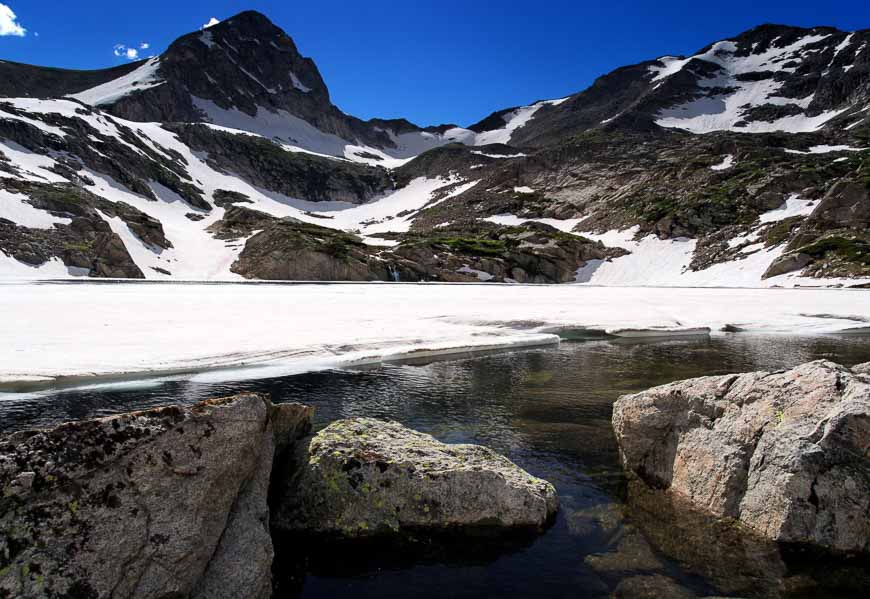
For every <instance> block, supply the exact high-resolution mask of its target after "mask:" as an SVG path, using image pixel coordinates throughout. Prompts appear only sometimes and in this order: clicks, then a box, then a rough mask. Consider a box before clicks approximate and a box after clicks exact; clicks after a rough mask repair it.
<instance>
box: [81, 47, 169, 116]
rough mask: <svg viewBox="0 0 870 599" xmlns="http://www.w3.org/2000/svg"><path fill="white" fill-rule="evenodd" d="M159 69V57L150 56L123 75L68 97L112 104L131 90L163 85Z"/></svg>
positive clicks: (96, 103) (131, 91)
mask: <svg viewBox="0 0 870 599" xmlns="http://www.w3.org/2000/svg"><path fill="white" fill-rule="evenodd" d="M159 70H160V58H156V57H155V58H150V59H148V60H147V61H145V63H144V64H143V65H142V66H140V67H139V68H137V69H135V70H134V71H133V72H131V73H128V74H126V75H124V76H123V77H119V78H118V79H115V80H113V81H109V82H108V83H104V84H102V85H98V86H97V87H93V88H91V89H88V90H85V91H83V92H79V93H77V94H70V95H69V96H68V97H70V98H75V99H76V100H79V101H80V102H84V103H85V104H88V105H90V106H102V105H105V104H113V103H114V102H117V101H118V100H120V99H121V98H123V97H124V96H128V95H130V94H132V93H133V92H137V91H143V90H146V89H151V88H153V87H157V86H158V85H163V83H165V82H164V81H163V80H162V79H160V78H159V77H158V74H157V72H158V71H159Z"/></svg>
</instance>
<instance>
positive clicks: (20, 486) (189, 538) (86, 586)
mask: <svg viewBox="0 0 870 599" xmlns="http://www.w3.org/2000/svg"><path fill="white" fill-rule="evenodd" d="M311 414H312V410H311V409H310V408H307V407H305V406H300V405H297V404H286V405H280V406H273V405H272V404H271V402H269V401H268V400H267V399H265V398H263V397H261V396H258V395H254V394H246V395H239V396H235V397H230V398H226V399H220V400H212V401H207V402H203V403H200V404H197V405H195V406H193V407H190V408H179V407H167V408H160V409H155V410H150V411H146V412H139V413H133V414H126V415H121V416H114V417H110V418H104V419H100V420H93V421H85V422H73V423H69V424H65V425H63V426H60V427H58V428H56V429H54V430H49V431H31V432H21V433H15V434H13V435H11V436H9V437H7V438H5V439H0V488H2V490H3V491H2V499H0V530H2V532H3V534H2V535H0V597H22V596H26V597H209V598H220V597H227V598H229V597H267V596H269V595H270V594H271V563H272V556H273V549H272V541H271V537H270V533H269V510H268V507H267V502H266V498H267V495H268V489H269V484H270V476H271V472H272V463H273V458H274V456H275V451H276V447H278V448H279V449H280V448H284V447H287V445H288V444H289V443H291V442H292V440H293V439H295V438H296V437H297V436H299V435H301V434H305V433H307V430H308V429H309V428H310V418H311Z"/></svg>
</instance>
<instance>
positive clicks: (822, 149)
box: [786, 144, 865, 154]
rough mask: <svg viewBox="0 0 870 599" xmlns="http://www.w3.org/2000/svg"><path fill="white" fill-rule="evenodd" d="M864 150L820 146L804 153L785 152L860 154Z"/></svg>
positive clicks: (791, 152) (789, 151)
mask: <svg viewBox="0 0 870 599" xmlns="http://www.w3.org/2000/svg"><path fill="white" fill-rule="evenodd" d="M864 149H865V148H853V147H852V146H829V145H826V144H824V145H821V146H812V147H811V148H810V149H809V150H807V151H806V152H804V151H803V150H789V149H786V152H788V153H789V154H828V153H830V152H860V151H861V150H864Z"/></svg>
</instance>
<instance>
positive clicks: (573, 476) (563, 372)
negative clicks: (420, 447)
mask: <svg viewBox="0 0 870 599" xmlns="http://www.w3.org/2000/svg"><path fill="white" fill-rule="evenodd" d="M820 358H825V359H832V360H835V361H839V362H841V363H844V364H847V365H851V364H855V363H858V362H865V361H870V339H868V338H864V337H839V338H838V337H783V336H768V337H758V336H744V335H739V334H737V335H729V336H726V337H717V338H714V339H690V340H676V341H664V342H653V341H647V342H640V343H638V342H634V343H629V342H613V341H608V340H596V341H588V342H583V343H564V344H563V345H562V346H561V347H559V348H553V349H541V350H526V351H516V352H510V353H501V354H493V355H487V356H483V357H476V358H472V359H468V358H464V359H450V360H444V361H438V362H433V363H428V364H423V365H419V364H418V365H411V364H388V365H382V366H378V367H373V368H367V369H364V370H355V371H341V372H337V371H330V372H319V373H310V374H305V375H298V376H292V377H284V378H279V379H270V380H261V381H244V382H239V383H235V384H232V383H231V384H206V383H195V382H190V381H182V380H175V381H163V382H158V383H156V384H154V385H152V386H148V387H145V388H136V389H131V388H123V387H122V388H105V387H104V388H94V389H88V390H75V391H66V392H62V393H57V394H52V395H46V396H35V397H30V398H21V397H11V398H6V399H5V400H3V401H0V429H2V430H14V429H20V428H25V427H33V426H48V425H51V424H54V423H57V422H59V421H63V420H68V419H71V418H87V417H93V416H99V415H104V414H108V413H113V412H119V411H128V410H132V409H141V408H145V407H150V406H155V405H161V404H166V403H178V402H186V403H193V402H195V401H199V400H201V399H204V398H206V397H214V396H220V395H226V394H232V393H238V392H240V391H257V392H263V393H269V394H271V395H272V398H273V400H274V401H276V402H280V401H300V402H304V403H307V404H309V405H313V406H315V407H316V408H317V416H316V424H317V426H324V425H325V424H326V423H328V422H330V421H332V420H335V419H338V418H346V417H352V416H371V417H376V418H385V419H392V420H397V421H399V422H402V423H404V424H406V425H408V426H411V427H413V428H416V429H418V430H422V431H425V432H429V433H431V434H433V435H435V436H436V437H437V438H439V439H441V440H443V441H447V442H473V443H481V444H485V445H489V446H490V447H492V448H494V449H495V450H497V451H499V452H502V453H504V454H506V455H508V456H509V457H510V458H511V459H513V460H514V461H516V462H517V463H519V464H520V465H521V466H522V467H524V468H526V469H527V470H529V471H530V472H532V473H533V474H535V475H537V476H541V477H543V478H546V479H547V480H550V481H551V482H553V484H555V485H556V487H557V489H558V491H559V495H560V498H561V501H562V505H563V510H562V511H561V512H560V515H559V517H558V518H557V520H556V522H555V524H554V525H553V527H552V528H551V529H550V530H549V531H548V532H547V533H546V534H545V535H543V536H541V537H539V538H535V539H524V540H523V541H522V542H520V543H512V544H509V545H508V546H503V545H493V544H492V543H491V542H489V541H482V540H476V541H474V540H473V541H463V542H462V543H460V544H458V545H457V544H456V543H453V544H451V543H450V542H444V541H443V540H442V541H439V540H435V539H417V540H416V543H415V544H412V545H411V546H408V545H404V546H400V547H392V548H390V547H383V546H381V547H367V548H363V549H360V548H358V547H352V548H347V547H340V546H328V547H326V548H323V547H316V544H312V543H310V542H307V541H303V540H299V539H292V538H291V539H286V538H282V539H280V540H279V544H278V549H279V553H278V558H277V560H276V565H275V573H276V577H275V578H276V585H277V586H276V597H295V596H303V597H334V596H340V595H344V594H351V593H352V594H353V595H354V596H355V597H379V598H383V597H406V596H408V594H409V592H413V594H414V595H417V596H420V597H439V598H440V597H445V596H448V597H477V596H492V595H496V594H498V595H503V596H505V597H528V596H545V597H562V596H565V597H573V598H576V597H604V596H609V595H611V594H612V593H616V594H617V595H618V596H686V597H690V596H709V595H715V594H731V595H740V596H790V597H810V596H828V595H832V594H833V593H835V589H833V588H832V587H834V586H838V585H840V584H841V583H842V581H843V580H847V581H848V580H862V578H861V577H862V576H865V575H866V569H861V568H859V572H858V574H855V573H854V572H851V573H849V574H848V575H844V576H840V577H837V576H834V575H833V574H832V575H831V576H820V575H818V572H819V571H820V570H819V568H816V567H813V566H812V560H810V563H809V564H807V563H806V561H804V562H801V560H795V559H793V557H789V556H787V555H784V554H783V553H782V552H781V551H780V549H779V548H777V547H772V546H770V545H767V544H758V545H755V544H752V543H750V542H749V541H746V540H744V539H742V537H741V536H740V535H737V536H736V537H734V538H729V537H727V536H726V535H725V534H724V533H723V532H722V531H721V530H719V529H717V528H716V526H715V525H713V526H709V525H707V524H705V523H703V522H701V521H696V520H694V519H692V518H690V517H689V515H688V514H687V513H685V512H682V511H671V512H656V511H653V510H648V509H645V508H644V509H641V507H639V506H638V502H632V503H631V504H630V505H627V504H626V502H625V498H626V489H625V480H624V478H623V476H622V473H621V470H620V467H619V463H618V455H617V449H616V443H615V440H614V438H613V433H612V430H611V427H610V416H611V409H612V404H613V402H614V400H615V399H616V398H617V397H618V396H619V395H621V394H623V393H630V392H635V391H639V390H642V389H645V388H647V387H650V386H652V385H657V384H661V383H666V382H670V381H673V380H678V379H682V378H688V377H693V376H700V375H710V374H721V373H727V372H739V371H750V370H777V369H781V368H787V367H791V366H794V365H796V364H799V363H802V362H806V361H808V360H813V359H820ZM648 507H649V506H646V508H648ZM838 581H839V582H838ZM843 592H844V593H845V595H846V596H848V592H849V591H848V589H847V590H846V591H843Z"/></svg>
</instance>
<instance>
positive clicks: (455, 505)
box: [273, 418, 558, 537]
mask: <svg viewBox="0 0 870 599" xmlns="http://www.w3.org/2000/svg"><path fill="white" fill-rule="evenodd" d="M294 468H295V470H294V471H293V472H292V474H291V476H290V477H289V478H288V479H287V484H286V486H285V487H284V489H283V492H282V493H281V495H280V499H279V503H278V504H277V505H275V506H273V526H275V527H276V528H277V529H282V530H286V531H302V532H317V533H329V534H334V535H337V536H342V537H365V536H372V535H382V534H394V533H399V532H403V531H408V530H420V529H424V530H445V529H458V528H463V527H493V528H518V527H530V528H541V527H544V526H545V524H546V523H547V522H548V520H549V519H550V518H551V517H552V516H553V515H554V514H555V512H556V510H557V509H558V498H557V495H556V490H555V488H554V487H553V485H551V484H550V483H548V482H546V481H544V480H541V479H539V478H536V477H534V476H532V475H530V474H528V473H527V472H525V471H524V470H522V469H521V468H519V467H518V466H516V465H515V464H513V463H512V462H511V461H510V460H508V459H507V458H505V457H503V456H501V455H499V454H497V453H496V452H494V451H492V450H491V449H488V448H486V447H481V446H479V445H446V444H444V443H441V442H439V441H437V440H436V439H434V438H433V437H431V436H430V435H426V434H423V433H420V432H417V431H413V430H410V429H407V428H405V427H403V426H402V425H400V424H398V423H395V422H384V421H380V420H375V419H371V418H355V419H351V420H341V421H338V422H334V423H333V424H331V425H330V426H328V427H327V428H325V429H324V430H322V431H320V432H319V433H318V434H317V435H315V436H314V437H312V438H310V439H309V440H308V441H307V442H305V443H300V444H299V446H298V447H297V454H296V460H295V465H294Z"/></svg>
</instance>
